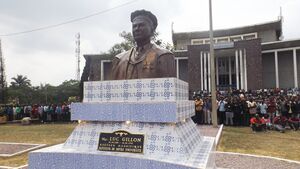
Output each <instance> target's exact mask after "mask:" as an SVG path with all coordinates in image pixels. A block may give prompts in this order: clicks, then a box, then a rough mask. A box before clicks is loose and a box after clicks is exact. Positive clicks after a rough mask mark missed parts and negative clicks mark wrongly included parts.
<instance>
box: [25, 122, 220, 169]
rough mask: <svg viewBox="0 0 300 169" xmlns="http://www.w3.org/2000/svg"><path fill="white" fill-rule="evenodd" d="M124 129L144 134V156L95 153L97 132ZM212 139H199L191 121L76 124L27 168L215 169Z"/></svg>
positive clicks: (33, 155)
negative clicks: (64, 140) (63, 142)
mask: <svg viewBox="0 0 300 169" xmlns="http://www.w3.org/2000/svg"><path fill="white" fill-rule="evenodd" d="M117 130H125V131H128V132H130V133H138V134H143V135H145V142H144V151H143V154H134V153H124V152H122V153H120V152H106V151H98V150H97V145H98V141H99V135H100V133H102V132H104V133H107V132H114V131H117ZM214 141H215V140H214V138H213V137H204V136H201V134H200V132H199V129H197V128H196V125H195V124H194V123H193V122H192V120H191V119H187V121H184V122H180V123H176V124H170V123H139V122H134V123H131V124H126V123H125V122H95V123H84V124H79V125H78V126H77V127H76V129H75V130H74V131H73V133H72V134H71V136H70V137H69V138H68V140H67V141H66V142H65V144H61V145H56V146H52V147H48V148H44V149H41V150H36V151H33V152H31V153H30V154H29V168H30V169H39V168H42V169H53V168H55V169H59V168H61V169H77V168H78V169H85V168H89V169H93V168H95V169H99V168H103V169H127V168H128V169H141V168H143V169H153V168H168V169H192V168H202V169H204V168H214V166H215V164H214V161H215V160H214V153H213V152H214V150H215V142H214Z"/></svg>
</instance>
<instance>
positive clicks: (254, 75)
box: [234, 39, 263, 90]
mask: <svg viewBox="0 0 300 169" xmlns="http://www.w3.org/2000/svg"><path fill="white" fill-rule="evenodd" d="M234 48H236V49H246V58H247V59H246V60H247V62H246V64H247V82H248V83H247V86H248V90H250V89H261V88H262V86H263V82H262V76H263V75H262V57H261V39H252V40H244V41H237V42H235V43H234Z"/></svg>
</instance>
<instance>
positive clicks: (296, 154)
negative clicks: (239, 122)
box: [217, 126, 300, 161]
mask: <svg viewBox="0 0 300 169" xmlns="http://www.w3.org/2000/svg"><path fill="white" fill-rule="evenodd" d="M217 149H218V151H225V152H237V153H247V154H256V155H265V156H273V157H280V158H285V159H290V160H296V161H300V131H291V130H287V131H286V132H285V133H279V132H277V131H268V132H266V133H265V132H257V133H253V132H252V130H251V129H250V127H227V126H225V127H224V128H223V133H222V136H221V140H220V143H219V145H218V148H217Z"/></svg>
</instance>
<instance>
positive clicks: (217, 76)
mask: <svg viewBox="0 0 300 169" xmlns="http://www.w3.org/2000/svg"><path fill="white" fill-rule="evenodd" d="M215 65H216V66H215V68H216V79H217V80H216V82H217V86H219V59H218V58H217V57H216V63H215Z"/></svg>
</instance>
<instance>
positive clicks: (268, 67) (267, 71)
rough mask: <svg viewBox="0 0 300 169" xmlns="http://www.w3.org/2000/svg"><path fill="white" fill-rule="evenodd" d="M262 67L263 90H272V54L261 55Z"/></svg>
mask: <svg viewBox="0 0 300 169" xmlns="http://www.w3.org/2000/svg"><path fill="white" fill-rule="evenodd" d="M262 66H263V69H262V72H263V88H274V86H276V79H275V56H274V52H272V53H263V54H262Z"/></svg>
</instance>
